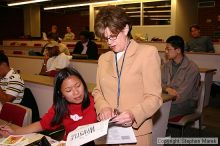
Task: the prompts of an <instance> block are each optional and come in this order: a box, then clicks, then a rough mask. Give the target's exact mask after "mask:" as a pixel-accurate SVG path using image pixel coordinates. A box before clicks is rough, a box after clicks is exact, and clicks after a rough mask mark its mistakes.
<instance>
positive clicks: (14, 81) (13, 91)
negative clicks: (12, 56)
mask: <svg viewBox="0 0 220 146" xmlns="http://www.w3.org/2000/svg"><path fill="white" fill-rule="evenodd" d="M23 95H24V81H23V80H22V78H21V76H20V75H19V74H18V73H16V72H15V71H14V70H13V69H12V68H10V66H9V62H8V57H7V56H6V55H5V54H3V53H0V110H1V108H2V105H3V104H4V103H5V102H13V103H20V102H21V100H22V98H23Z"/></svg>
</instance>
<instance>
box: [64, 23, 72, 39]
mask: <svg viewBox="0 0 220 146" xmlns="http://www.w3.org/2000/svg"><path fill="white" fill-rule="evenodd" d="M66 31H67V33H66V34H65V36H64V38H63V40H64V41H72V40H74V39H75V34H74V33H73V32H72V30H71V28H70V27H69V26H67V27H66Z"/></svg>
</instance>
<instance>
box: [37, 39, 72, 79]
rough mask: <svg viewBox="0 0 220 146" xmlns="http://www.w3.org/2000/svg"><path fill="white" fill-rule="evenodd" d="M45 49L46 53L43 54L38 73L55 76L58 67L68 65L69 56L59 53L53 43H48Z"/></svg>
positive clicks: (57, 47)
mask: <svg viewBox="0 0 220 146" xmlns="http://www.w3.org/2000/svg"><path fill="white" fill-rule="evenodd" d="M46 50H47V54H46V55H45V59H44V63H43V66H42V68H41V72H40V75H47V76H55V75H56V74H57V72H58V71H59V70H60V69H63V68H65V67H68V66H69V64H70V59H71V58H70V57H69V56H67V55H65V54H64V53H61V52H60V50H59V46H58V45H56V44H54V43H51V44H48V45H47V47H46Z"/></svg>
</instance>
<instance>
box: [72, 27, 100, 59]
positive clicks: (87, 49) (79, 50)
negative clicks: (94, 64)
mask: <svg viewBox="0 0 220 146" xmlns="http://www.w3.org/2000/svg"><path fill="white" fill-rule="evenodd" d="M79 37H80V41H78V42H77V43H76V46H75V48H74V51H73V54H86V55H87V56H88V59H98V48H97V45H96V43H95V42H93V41H92V40H90V34H89V32H88V31H82V32H80V34H79Z"/></svg>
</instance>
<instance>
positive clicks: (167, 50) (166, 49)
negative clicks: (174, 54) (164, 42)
mask: <svg viewBox="0 0 220 146" xmlns="http://www.w3.org/2000/svg"><path fill="white" fill-rule="evenodd" d="M171 50H175V49H170V48H165V51H166V52H169V51H171Z"/></svg>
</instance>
